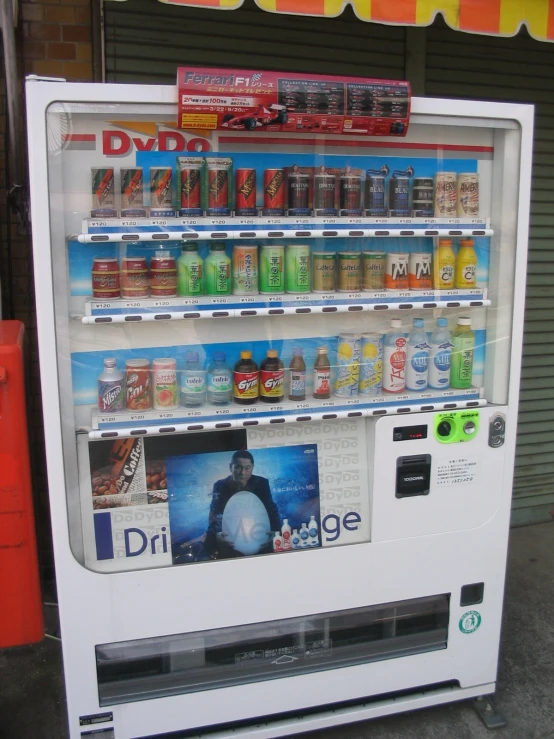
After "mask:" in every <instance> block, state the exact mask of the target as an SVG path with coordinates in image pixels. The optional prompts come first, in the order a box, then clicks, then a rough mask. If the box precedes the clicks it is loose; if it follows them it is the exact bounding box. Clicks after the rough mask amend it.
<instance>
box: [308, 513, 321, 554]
mask: <svg viewBox="0 0 554 739" xmlns="http://www.w3.org/2000/svg"><path fill="white" fill-rule="evenodd" d="M308 533H309V534H310V546H311V547H317V545H318V544H319V536H318V528H317V521H316V520H315V516H310V522H309V523H308Z"/></svg>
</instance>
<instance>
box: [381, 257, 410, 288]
mask: <svg viewBox="0 0 554 739" xmlns="http://www.w3.org/2000/svg"><path fill="white" fill-rule="evenodd" d="M408 287H409V282H408V255H407V254H399V253H394V252H389V253H388V254H387V258H386V267H385V290H407V289H408Z"/></svg>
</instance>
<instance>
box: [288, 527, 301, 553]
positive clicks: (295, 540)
mask: <svg viewBox="0 0 554 739" xmlns="http://www.w3.org/2000/svg"><path fill="white" fill-rule="evenodd" d="M290 540H291V542H292V548H293V549H300V548H301V546H302V539H301V538H300V534H299V533H298V529H293V531H292V536H291V538H290Z"/></svg>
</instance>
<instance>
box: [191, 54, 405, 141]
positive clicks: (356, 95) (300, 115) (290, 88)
mask: <svg viewBox="0 0 554 739" xmlns="http://www.w3.org/2000/svg"><path fill="white" fill-rule="evenodd" d="M177 88H178V92H179V117H178V126H179V128H184V129H201V130H225V129H227V130H229V131H233V130H235V131H269V132H278V131H288V132H294V133H317V132H319V133H329V134H347V133H352V134H357V135H365V136H405V135H406V133H407V131H408V122H409V117H410V84H409V83H408V82H399V81H396V80H373V79H363V78H358V77H333V76H331V75H299V74H288V73H285V72H266V71H263V72H262V71H252V70H239V69H235V70H233V69H210V68H203V67H179V69H178V70H177Z"/></svg>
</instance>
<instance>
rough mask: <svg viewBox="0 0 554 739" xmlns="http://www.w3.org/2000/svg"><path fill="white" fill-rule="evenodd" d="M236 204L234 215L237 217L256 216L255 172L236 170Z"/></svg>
mask: <svg viewBox="0 0 554 739" xmlns="http://www.w3.org/2000/svg"><path fill="white" fill-rule="evenodd" d="M235 192H236V194H237V202H236V205H235V214H236V215H237V216H256V215H258V210H257V208H256V170H255V169H237V170H236V179H235Z"/></svg>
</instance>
